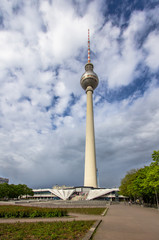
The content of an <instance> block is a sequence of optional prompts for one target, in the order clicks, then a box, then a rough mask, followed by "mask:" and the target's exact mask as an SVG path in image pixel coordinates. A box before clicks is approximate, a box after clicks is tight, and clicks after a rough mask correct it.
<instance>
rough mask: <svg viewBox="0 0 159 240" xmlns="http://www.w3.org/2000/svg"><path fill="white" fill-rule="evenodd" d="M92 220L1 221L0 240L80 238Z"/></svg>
mask: <svg viewBox="0 0 159 240" xmlns="http://www.w3.org/2000/svg"><path fill="white" fill-rule="evenodd" d="M93 223H94V221H73V222H53V223H47V222H36V223H10V224H8V223H2V224H0V239H1V240H51V239H56V240H64V239H69V240H80V239H82V238H83V237H84V235H85V234H86V232H87V231H88V230H89V229H90V227H91V226H92V225H93Z"/></svg>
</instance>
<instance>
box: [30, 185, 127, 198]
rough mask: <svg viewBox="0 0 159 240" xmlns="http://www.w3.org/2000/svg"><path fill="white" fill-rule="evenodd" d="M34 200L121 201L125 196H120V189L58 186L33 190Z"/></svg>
mask: <svg viewBox="0 0 159 240" xmlns="http://www.w3.org/2000/svg"><path fill="white" fill-rule="evenodd" d="M33 192H34V195H33V196H32V197H30V198H32V199H41V200H44V199H47V200H74V201H78V200H88V201H89V200H105V201H121V200H124V198H125V197H124V196H121V195H119V188H111V189H109V188H93V187H84V186H82V187H81V186H80V187H68V188H67V187H66V186H61V187H60V186H57V187H53V188H52V189H51V188H47V189H33Z"/></svg>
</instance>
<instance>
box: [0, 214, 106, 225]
mask: <svg viewBox="0 0 159 240" xmlns="http://www.w3.org/2000/svg"><path fill="white" fill-rule="evenodd" d="M101 219H103V218H102V216H99V215H98V216H97V215H85V214H77V213H70V216H69V217H53V218H0V223H15V222H61V221H62V222H64V221H69V222H70V221H74V220H75V221H81V220H83V221H87V220H88V221H89V220H95V221H96V220H101Z"/></svg>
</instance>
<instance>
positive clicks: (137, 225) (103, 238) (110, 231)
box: [93, 204, 159, 240]
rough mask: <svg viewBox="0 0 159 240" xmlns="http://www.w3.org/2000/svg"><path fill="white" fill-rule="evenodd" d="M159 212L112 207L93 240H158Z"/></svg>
mask: <svg viewBox="0 0 159 240" xmlns="http://www.w3.org/2000/svg"><path fill="white" fill-rule="evenodd" d="M158 239H159V211H158V210H156V209H148V208H143V207H138V206H125V205H122V204H119V205H111V206H110V207H109V210H108V213H107V215H106V216H104V217H103V218H102V223H101V224H100V225H99V227H98V229H97V231H96V234H95V236H94V238H93V240H158Z"/></svg>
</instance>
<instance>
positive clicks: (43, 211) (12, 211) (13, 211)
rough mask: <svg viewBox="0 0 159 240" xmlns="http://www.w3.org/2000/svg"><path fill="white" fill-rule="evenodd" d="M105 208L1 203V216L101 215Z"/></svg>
mask: <svg viewBox="0 0 159 240" xmlns="http://www.w3.org/2000/svg"><path fill="white" fill-rule="evenodd" d="M104 210H105V208H65V209H64V208H63V209H62V208H41V207H26V206H14V205H1V206H0V218H35V217H44V218H49V217H64V216H67V215H68V213H80V214H93V215H100V214H102V213H103V211H104Z"/></svg>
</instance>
